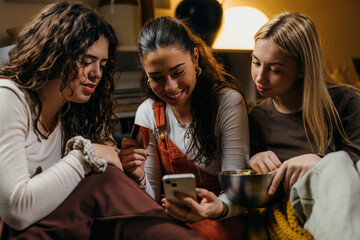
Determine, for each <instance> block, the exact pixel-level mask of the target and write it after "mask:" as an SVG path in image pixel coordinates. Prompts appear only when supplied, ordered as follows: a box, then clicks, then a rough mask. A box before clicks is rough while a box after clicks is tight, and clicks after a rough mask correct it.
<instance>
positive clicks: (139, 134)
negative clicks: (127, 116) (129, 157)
mask: <svg viewBox="0 0 360 240" xmlns="http://www.w3.org/2000/svg"><path fill="white" fill-rule="evenodd" d="M130 138H131V139H134V140H136V142H137V144H138V146H139V147H141V148H144V149H147V147H148V146H149V142H150V134H149V129H148V128H147V127H143V126H140V125H137V124H134V125H133V128H132V130H131V133H130Z"/></svg>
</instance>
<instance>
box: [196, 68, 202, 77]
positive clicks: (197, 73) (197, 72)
mask: <svg viewBox="0 0 360 240" xmlns="http://www.w3.org/2000/svg"><path fill="white" fill-rule="evenodd" d="M195 73H196V76H200V75H201V73H202V70H201V67H196V68H195Z"/></svg>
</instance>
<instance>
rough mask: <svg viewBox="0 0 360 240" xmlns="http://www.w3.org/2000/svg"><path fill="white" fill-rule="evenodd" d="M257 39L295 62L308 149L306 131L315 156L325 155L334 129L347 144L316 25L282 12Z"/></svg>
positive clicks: (303, 17)
mask: <svg viewBox="0 0 360 240" xmlns="http://www.w3.org/2000/svg"><path fill="white" fill-rule="evenodd" d="M254 38H255V41H256V40H258V39H271V40H272V41H273V42H274V43H275V44H276V45H277V46H278V47H280V48H281V49H282V50H283V51H284V53H285V54H287V55H288V56H290V57H292V58H294V59H295V60H296V61H297V62H298V67H299V70H300V71H301V72H302V73H303V82H302V89H303V94H302V96H303V100H302V109H303V112H302V118H303V125H304V129H305V133H306V137H307V139H308V142H309V145H310V147H311V149H312V150H313V152H314V147H313V144H312V143H311V142H310V140H309V131H310V133H311V135H312V136H313V138H314V141H315V144H316V147H317V149H318V154H320V155H324V154H325V150H326V148H327V147H328V146H329V145H330V143H331V140H332V138H333V136H334V131H333V129H334V127H336V128H337V129H338V131H339V133H340V135H341V136H342V137H343V138H344V139H345V140H347V141H349V140H348V138H347V136H346V134H345V131H344V128H343V126H342V124H341V120H340V117H339V114H338V112H337V110H336V108H335V106H334V103H333V101H332V99H331V97H330V95H329V92H328V83H335V81H334V80H333V79H332V78H331V77H330V75H329V73H328V72H327V71H326V68H325V65H324V59H323V53H322V50H321V46H320V41H319V36H318V33H317V31H316V27H315V24H314V23H313V21H312V20H311V19H309V18H308V17H307V16H305V15H303V14H300V13H289V12H284V13H281V14H279V15H277V16H275V17H274V18H273V19H271V20H270V21H269V22H267V23H266V24H265V25H264V26H262V27H261V28H260V30H259V31H258V32H257V33H256V34H255V37H254Z"/></svg>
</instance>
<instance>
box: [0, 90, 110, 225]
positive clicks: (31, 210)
mask: <svg viewBox="0 0 360 240" xmlns="http://www.w3.org/2000/svg"><path fill="white" fill-rule="evenodd" d="M0 109H1V111H0V123H1V124H0V216H1V218H2V219H3V220H4V221H5V222H6V223H7V224H8V225H9V226H10V227H12V228H14V229H16V230H22V229H25V228H26V227H28V226H29V225H31V224H33V223H35V222H36V221H38V220H40V219H41V218H43V217H45V216H46V215H48V214H49V213H51V212H52V211H53V210H54V209H55V208H56V207H58V206H59V205H60V204H61V203H62V202H63V201H64V199H65V198H66V197H67V196H68V195H69V194H70V193H71V192H72V191H73V189H74V188H75V187H76V186H77V185H78V183H79V182H80V181H81V179H83V178H84V176H85V174H86V172H88V171H89V169H94V168H97V169H98V170H100V171H101V170H103V169H105V168H106V163H103V164H101V162H102V161H105V160H99V159H97V158H96V159H95V158H94V156H93V149H92V148H91V146H90V145H91V144H90V145H88V144H87V143H88V142H86V141H85V143H84V142H83V143H78V144H77V145H76V144H75V145H76V147H74V146H75V145H74V146H73V147H72V148H71V147H70V148H69V149H68V153H67V155H66V156H65V157H64V158H62V159H59V161H58V162H57V163H56V164H54V165H53V166H51V167H49V168H48V169H46V170H45V171H43V172H41V173H40V174H37V175H35V176H33V177H31V175H30V173H29V169H28V156H27V155H26V150H25V146H26V143H25V136H26V134H27V131H28V128H29V127H30V126H28V118H29V111H28V107H27V105H26V103H25V102H24V99H21V97H19V95H17V94H14V91H11V90H9V89H5V88H0ZM85 146H87V147H85ZM90 152H92V153H90Z"/></svg>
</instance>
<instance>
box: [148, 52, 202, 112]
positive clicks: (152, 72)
mask: <svg viewBox="0 0 360 240" xmlns="http://www.w3.org/2000/svg"><path fill="white" fill-rule="evenodd" d="M198 58H199V53H198V49H197V48H195V53H194V55H193V56H191V54H190V53H189V52H184V51H183V50H180V49H179V48H176V47H165V48H160V49H159V50H157V51H154V52H150V53H148V54H146V55H144V57H143V64H144V69H145V71H146V73H147V75H148V77H149V79H150V81H149V83H150V87H151V89H152V91H153V92H154V93H155V94H156V95H157V96H158V97H159V98H160V99H162V100H163V101H165V102H167V103H169V104H170V105H171V107H173V108H176V109H178V110H181V109H183V108H187V107H189V106H190V105H191V94H192V92H193V91H194V88H195V85H196V73H195V67H196V66H198V65H197V63H198Z"/></svg>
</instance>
